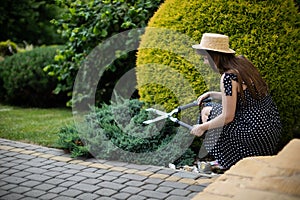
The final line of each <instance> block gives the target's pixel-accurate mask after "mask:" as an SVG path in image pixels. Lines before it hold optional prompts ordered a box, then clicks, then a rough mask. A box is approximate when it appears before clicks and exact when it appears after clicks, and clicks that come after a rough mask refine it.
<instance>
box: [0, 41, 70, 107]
mask: <svg viewBox="0 0 300 200" xmlns="http://www.w3.org/2000/svg"><path fill="white" fill-rule="evenodd" d="M59 48H61V47H60V46H51V47H40V48H35V49H33V50H31V51H25V52H22V53H17V54H14V55H12V56H10V57H7V58H6V59H5V60H3V61H2V62H0V82H1V83H2V84H1V86H2V88H1V93H2V94H1V97H2V98H4V99H2V100H5V101H7V102H8V103H11V104H14V105H21V106H36V107H49V106H59V105H62V104H63V105H64V101H65V100H66V97H65V96H66V95H63V94H62V95H60V96H57V95H55V94H53V92H52V91H53V90H54V88H55V85H56V79H54V78H53V77H49V76H48V75H47V73H45V72H44V71H43V68H44V67H45V66H46V65H48V64H50V63H52V62H53V57H54V55H55V52H56V50H57V49H59Z"/></svg>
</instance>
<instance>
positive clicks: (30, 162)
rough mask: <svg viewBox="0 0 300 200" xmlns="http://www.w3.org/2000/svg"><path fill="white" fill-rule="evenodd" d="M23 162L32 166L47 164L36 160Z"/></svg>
mask: <svg viewBox="0 0 300 200" xmlns="http://www.w3.org/2000/svg"><path fill="white" fill-rule="evenodd" d="M23 164H25V165H28V166H30V167H42V166H44V165H46V164H44V163H42V162H35V161H28V162H24V163H23Z"/></svg>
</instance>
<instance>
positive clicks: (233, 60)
mask: <svg viewBox="0 0 300 200" xmlns="http://www.w3.org/2000/svg"><path fill="white" fill-rule="evenodd" d="M207 52H208V54H209V55H210V56H211V58H212V60H213V61H214V63H215V65H216V67H217V68H218V70H219V73H220V74H223V73H225V72H230V73H233V74H235V75H237V78H238V84H239V90H240V91H241V92H240V93H241V96H242V99H244V93H243V92H242V91H243V84H245V85H246V86H247V88H248V89H249V91H250V94H251V96H252V97H253V98H254V99H260V98H262V97H264V96H266V95H267V93H268V86H267V84H266V82H265V81H264V80H263V78H262V77H261V75H260V74H259V72H258V70H257V68H256V67H255V66H254V65H253V64H252V62H250V61H249V60H248V59H247V58H245V57H244V56H235V55H234V54H229V53H220V52H216V51H207Z"/></svg>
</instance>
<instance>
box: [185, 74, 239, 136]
mask: <svg viewBox="0 0 300 200" xmlns="http://www.w3.org/2000/svg"><path fill="white" fill-rule="evenodd" d="M223 79H224V75H223V76H222V78H221V84H220V85H221V92H220V94H221V98H222V107H223V109H222V113H221V114H220V115H219V116H217V117H216V118H214V119H212V120H210V121H208V122H205V123H203V124H200V125H196V126H194V128H193V130H192V131H191V133H192V134H194V135H197V136H201V135H202V134H203V133H204V132H205V131H206V130H208V129H212V128H217V127H221V126H224V125H226V124H228V123H230V122H231V121H233V119H234V115H235V110H236V102H237V91H238V83H237V82H236V81H232V96H226V95H225V89H224V84H223ZM217 95H218V94H217Z"/></svg>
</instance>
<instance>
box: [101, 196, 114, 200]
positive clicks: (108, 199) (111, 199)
mask: <svg viewBox="0 0 300 200" xmlns="http://www.w3.org/2000/svg"><path fill="white" fill-rule="evenodd" d="M99 200H115V199H113V198H110V197H99Z"/></svg>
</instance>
